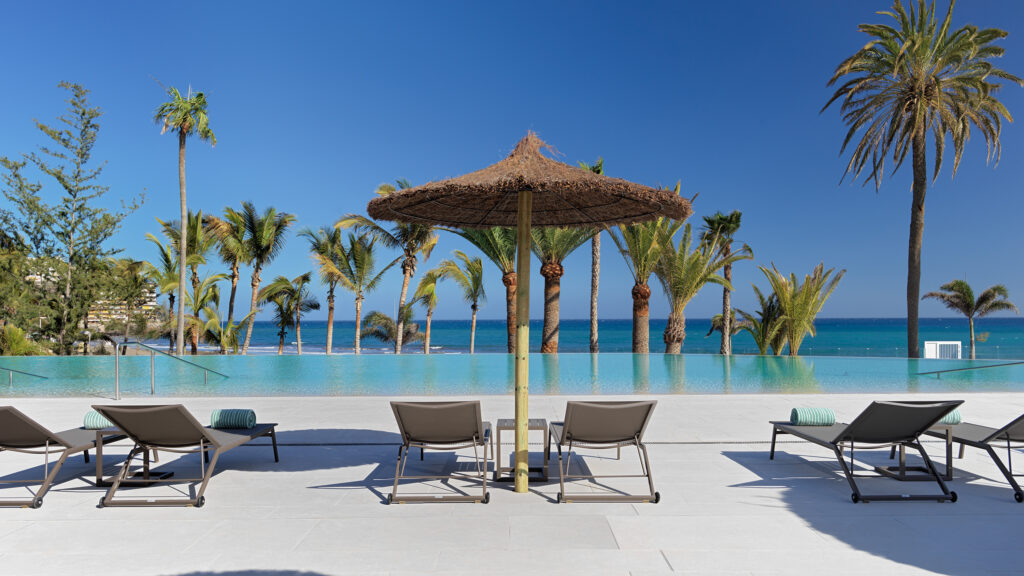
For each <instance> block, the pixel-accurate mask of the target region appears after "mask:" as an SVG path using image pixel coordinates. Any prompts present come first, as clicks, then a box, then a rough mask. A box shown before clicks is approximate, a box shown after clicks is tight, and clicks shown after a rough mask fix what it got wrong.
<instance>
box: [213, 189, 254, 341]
mask: <svg viewBox="0 0 1024 576" xmlns="http://www.w3.org/2000/svg"><path fill="white" fill-rule="evenodd" d="M206 228H207V229H208V230H210V232H211V233H212V234H213V236H214V237H215V238H217V252H218V253H219V255H220V259H221V261H222V262H224V263H225V264H227V265H228V266H230V267H231V268H230V272H229V274H230V276H231V295H230V297H229V298H228V319H227V325H228V326H231V325H232V324H234V319H235V294H237V292H238V279H239V277H240V276H241V272H240V267H241V266H242V265H243V264H246V265H248V264H249V262H250V260H251V258H250V256H249V246H248V244H247V243H246V241H245V217H244V216H243V215H242V213H241V212H239V211H238V210H235V209H234V208H225V209H224V218H217V217H216V216H207V217H206ZM219 313H220V312H219V311H218V314H219ZM239 324H241V321H239ZM235 348H236V349H237V348H238V347H237V346H235ZM220 352H221V354H224V353H226V352H227V343H225V342H224V341H221V343H220Z"/></svg>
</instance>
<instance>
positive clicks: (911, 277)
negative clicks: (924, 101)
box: [907, 125, 928, 358]
mask: <svg viewBox="0 0 1024 576" xmlns="http://www.w3.org/2000/svg"><path fill="white" fill-rule="evenodd" d="M913 146H914V150H913V154H914V186H913V189H914V199H913V202H912V203H911V206H910V245H909V247H908V250H907V252H908V253H907V357H908V358H919V357H920V356H921V350H920V346H919V344H918V336H917V310H918V305H919V303H920V301H921V244H922V242H923V241H924V196H925V192H927V190H928V173H927V170H928V166H927V162H926V159H925V133H924V125H922V126H921V127H920V129H919V130H918V132H917V134H915V135H914V144H913Z"/></svg>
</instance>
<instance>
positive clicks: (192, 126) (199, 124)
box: [153, 86, 217, 355]
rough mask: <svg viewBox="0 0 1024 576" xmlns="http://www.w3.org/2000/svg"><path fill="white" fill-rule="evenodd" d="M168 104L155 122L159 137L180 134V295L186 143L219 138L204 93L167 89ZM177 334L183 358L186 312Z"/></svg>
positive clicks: (180, 317) (185, 254) (214, 142)
mask: <svg viewBox="0 0 1024 576" xmlns="http://www.w3.org/2000/svg"><path fill="white" fill-rule="evenodd" d="M167 96H168V97H169V98H170V100H169V101H167V102H164V103H163V104H160V106H158V107H157V109H156V114H155V115H154V116H153V120H154V121H155V122H156V123H157V124H160V125H161V128H160V133H161V134H163V133H165V132H168V131H170V132H176V133H177V134H178V196H179V200H180V203H181V220H180V221H179V223H180V226H181V228H180V231H179V232H180V235H181V236H182V237H183V238H185V242H183V243H182V244H183V246H182V250H183V251H182V252H181V253H180V257H179V259H178V260H179V268H178V294H184V293H185V265H186V264H187V261H188V252H187V248H188V231H187V230H186V229H185V227H186V226H187V224H188V207H187V206H186V203H185V140H186V139H187V138H188V137H189V136H192V135H198V136H199V139H200V140H204V141H206V142H209V143H210V146H216V145H217V137H216V136H214V134H213V130H211V129H210V117H209V115H208V114H207V112H206V95H205V94H203V93H202V92H195V93H193V92H192V87H191V86H190V87H189V89H188V92H187V93H186V95H185V96H182V95H181V93H180V92H178V90H177V89H176V88H174V87H173V86H171V87H170V88H168V89H167ZM176 332H177V334H178V338H177V344H176V346H175V352H176V353H177V354H179V355H180V354H181V353H182V352H183V351H184V350H185V340H184V333H185V311H184V309H182V308H181V307H180V306H179V307H178V318H177V330H176Z"/></svg>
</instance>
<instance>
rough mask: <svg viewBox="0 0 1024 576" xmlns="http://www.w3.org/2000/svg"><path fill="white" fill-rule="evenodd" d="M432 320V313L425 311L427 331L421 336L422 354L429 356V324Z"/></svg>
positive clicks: (431, 311)
mask: <svg viewBox="0 0 1024 576" xmlns="http://www.w3.org/2000/svg"><path fill="white" fill-rule="evenodd" d="M433 318H434V311H433V310H430V309H428V310H427V331H426V332H425V333H424V334H423V353H424V354H430V322H431V321H432V319H433Z"/></svg>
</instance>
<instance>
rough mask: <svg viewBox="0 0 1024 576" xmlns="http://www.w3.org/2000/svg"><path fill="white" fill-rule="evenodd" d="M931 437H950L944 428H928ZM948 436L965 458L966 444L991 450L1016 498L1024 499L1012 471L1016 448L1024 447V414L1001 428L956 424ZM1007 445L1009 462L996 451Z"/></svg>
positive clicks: (1023, 492) (994, 460)
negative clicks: (939, 429) (957, 444)
mask: <svg viewBox="0 0 1024 576" xmlns="http://www.w3.org/2000/svg"><path fill="white" fill-rule="evenodd" d="M925 434H928V435H929V436H934V437H936V438H942V439H944V440H945V439H947V434H946V432H944V431H937V430H929V431H927V432H925ZM948 438H949V439H950V440H951V441H952V442H958V443H959V444H960V451H961V457H963V447H964V445H967V446H971V447H973V448H980V449H982V450H984V451H985V452H987V453H988V455H989V456H990V457H991V458H992V461H993V462H995V463H996V466H998V467H999V471H1000V472H1002V473H1003V476H1005V477H1006V481H1007V482H1008V483H1009V484H1010V487H1011V488H1013V499H1014V500H1016V501H1017V502H1024V491H1021V488H1020V485H1019V484H1018V483H1017V480H1016V479H1015V478H1014V476H1015V475H1014V473H1013V459H1012V458H1013V449H1014V448H1022V447H1024V415H1021V416H1020V417H1018V418H1017V419H1015V420H1013V421H1012V422H1010V423H1009V424H1007V425H1006V426H1003V427H1002V428H989V427H988V426H981V425H979V424H969V423H966V422H963V423H960V424H954V425H953V426H951V431H950V434H949V436H948ZM1003 446H1005V447H1006V463H1005V464H1004V463H1003V461H1002V459H1001V458H1000V457H999V455H998V454H996V448H1002V447H1003Z"/></svg>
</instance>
